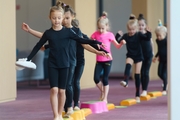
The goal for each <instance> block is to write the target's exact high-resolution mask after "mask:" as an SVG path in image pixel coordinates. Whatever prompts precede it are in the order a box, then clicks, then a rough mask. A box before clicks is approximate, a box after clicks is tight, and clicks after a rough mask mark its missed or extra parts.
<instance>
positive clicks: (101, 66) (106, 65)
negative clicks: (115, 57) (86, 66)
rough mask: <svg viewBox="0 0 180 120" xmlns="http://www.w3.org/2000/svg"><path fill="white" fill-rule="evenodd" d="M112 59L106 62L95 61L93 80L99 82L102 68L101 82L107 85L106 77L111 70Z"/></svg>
mask: <svg viewBox="0 0 180 120" xmlns="http://www.w3.org/2000/svg"><path fill="white" fill-rule="evenodd" d="M111 65H112V61H106V62H96V66H95V70H94V82H95V83H96V84H98V83H99V82H100V76H101V72H102V70H103V78H102V83H103V85H104V86H107V85H108V84H109V83H108V77H109V73H110V70H111Z"/></svg>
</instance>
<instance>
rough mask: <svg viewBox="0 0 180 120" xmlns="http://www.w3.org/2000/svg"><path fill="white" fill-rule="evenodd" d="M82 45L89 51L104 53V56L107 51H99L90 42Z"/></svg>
mask: <svg viewBox="0 0 180 120" xmlns="http://www.w3.org/2000/svg"><path fill="white" fill-rule="evenodd" d="M82 46H83V47H84V48H85V49H86V50H87V51H89V52H92V53H95V54H97V55H102V56H105V55H106V53H105V52H104V51H98V50H96V49H94V48H93V47H91V46H90V45H88V44H82Z"/></svg>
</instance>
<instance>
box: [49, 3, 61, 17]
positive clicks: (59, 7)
mask: <svg viewBox="0 0 180 120" xmlns="http://www.w3.org/2000/svg"><path fill="white" fill-rule="evenodd" d="M62 4H64V3H63V2H61V1H60V0H57V2H56V5H55V6H52V7H51V9H50V12H49V16H51V13H52V12H54V11H60V12H61V13H62V14H64V9H63V8H62Z"/></svg>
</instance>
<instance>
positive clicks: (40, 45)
mask: <svg viewBox="0 0 180 120" xmlns="http://www.w3.org/2000/svg"><path fill="white" fill-rule="evenodd" d="M45 33H46V32H45ZM46 42H47V37H46V34H43V36H42V38H41V39H40V40H39V42H38V43H37V44H36V45H35V46H34V48H33V50H32V51H31V53H30V54H29V56H28V57H27V61H30V60H31V59H32V58H33V57H34V56H35V55H36V53H37V52H38V51H39V49H40V48H41V47H42V46H43V45H44V44H45V43H46Z"/></svg>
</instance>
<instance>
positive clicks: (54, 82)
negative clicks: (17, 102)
mask: <svg viewBox="0 0 180 120" xmlns="http://www.w3.org/2000/svg"><path fill="white" fill-rule="evenodd" d="M63 14H64V10H63V9H62V8H61V2H57V5H56V6H53V7H52V8H51V10H50V20H51V22H52V27H51V28H50V29H48V30H46V31H45V32H44V34H43V36H42V38H41V39H40V41H39V42H38V43H37V44H36V46H35V47H34V48H33V50H32V52H31V53H30V55H29V56H28V57H27V61H30V60H31V59H32V58H33V57H34V55H35V54H36V53H37V52H38V50H39V49H40V48H41V47H42V46H43V45H44V44H45V43H46V42H47V41H48V42H49V49H50V52H49V60H48V67H49V68H48V72H49V82H50V87H51V89H50V102H51V106H52V110H53V114H54V120H63V118H62V112H63V107H64V103H65V89H66V83H67V81H68V72H69V67H70V60H71V59H70V49H71V48H70V46H71V42H72V40H76V41H78V42H81V43H83V44H89V43H91V44H102V43H100V42H98V41H94V40H88V39H83V38H81V37H79V36H78V35H77V34H75V33H74V31H73V30H72V29H70V28H65V27H63V26H62V20H63Z"/></svg>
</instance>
